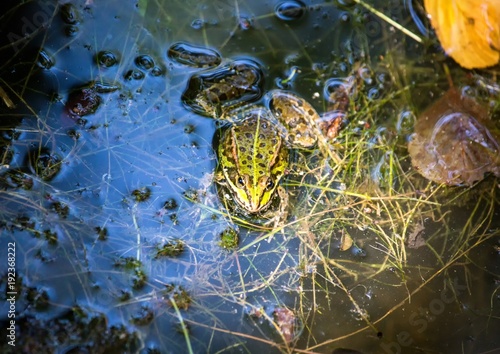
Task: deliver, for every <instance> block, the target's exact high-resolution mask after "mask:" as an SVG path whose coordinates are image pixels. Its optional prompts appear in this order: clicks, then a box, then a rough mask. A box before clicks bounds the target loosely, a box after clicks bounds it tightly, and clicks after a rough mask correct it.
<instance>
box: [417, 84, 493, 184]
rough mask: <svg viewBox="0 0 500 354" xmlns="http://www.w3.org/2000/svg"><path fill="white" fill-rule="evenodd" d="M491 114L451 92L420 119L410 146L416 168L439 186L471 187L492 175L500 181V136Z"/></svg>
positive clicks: (474, 102)
mask: <svg viewBox="0 0 500 354" xmlns="http://www.w3.org/2000/svg"><path fill="white" fill-rule="evenodd" d="M487 115H488V113H487V111H486V109H485V108H483V107H482V106H481V105H479V104H478V103H477V102H476V101H474V100H472V99H470V98H465V97H461V96H460V94H459V93H458V92H457V91H456V90H454V89H450V90H449V91H448V92H447V93H446V94H445V95H444V96H443V97H441V98H440V99H439V100H438V101H437V102H436V103H434V104H433V105H432V106H431V107H429V108H428V109H427V110H426V111H425V112H424V113H422V115H421V116H420V117H419V118H418V121H417V124H416V125H415V133H414V134H413V135H412V140H411V141H410V143H409V144H408V151H409V153H410V157H411V159H412V164H413V166H415V168H416V169H417V171H418V172H420V173H421V174H422V175H423V176H424V177H426V178H427V179H430V180H431V181H434V182H437V183H446V184H449V185H460V184H465V185H471V184H472V183H474V182H475V181H479V180H481V179H483V177H484V174H485V173H487V172H491V173H493V174H495V175H496V176H499V177H500V146H499V141H500V139H499V135H498V134H497V133H495V132H494V131H493V130H490V129H489V128H488V127H487V126H486V124H487Z"/></svg>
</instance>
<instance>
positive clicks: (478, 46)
mask: <svg viewBox="0 0 500 354" xmlns="http://www.w3.org/2000/svg"><path fill="white" fill-rule="evenodd" d="M424 5H425V10H426V11H427V13H428V14H429V18H430V20H431V24H432V27H434V29H435V30H436V34H437V36H438V38H439V41H440V42H441V45H442V46H443V48H444V50H445V51H446V53H447V54H448V55H450V56H451V57H452V58H453V59H455V61H456V62H457V63H459V64H460V65H461V66H463V67H464V68H467V69H472V68H485V67H488V66H492V65H495V64H497V63H498V61H499V59H500V2H499V0H449V1H443V0H440V1H438V0H424Z"/></svg>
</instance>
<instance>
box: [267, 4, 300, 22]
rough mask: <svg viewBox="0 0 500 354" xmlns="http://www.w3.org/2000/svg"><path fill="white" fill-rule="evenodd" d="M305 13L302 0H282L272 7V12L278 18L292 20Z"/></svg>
mask: <svg viewBox="0 0 500 354" xmlns="http://www.w3.org/2000/svg"><path fill="white" fill-rule="evenodd" d="M305 13H306V5H305V4H304V3H303V2H302V1H297V0H296V1H283V2H281V3H279V4H278V5H277V6H276V8H275V9H274V14H275V15H276V17H278V18H279V19H280V20H283V21H294V20H298V19H300V18H302V17H303V16H304V14H305Z"/></svg>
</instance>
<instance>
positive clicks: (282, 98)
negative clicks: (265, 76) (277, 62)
mask: <svg viewBox="0 0 500 354" xmlns="http://www.w3.org/2000/svg"><path fill="white" fill-rule="evenodd" d="M265 101H266V102H267V107H265V106H261V105H255V104H254V105H247V106H243V107H240V108H238V109H232V110H228V111H226V112H222V114H221V115H220V116H219V117H218V118H219V119H221V120H226V121H228V122H229V124H228V125H227V127H226V129H225V130H223V132H222V133H221V136H220V139H219V144H218V147H217V158H218V166H217V171H216V174H215V181H216V182H217V183H219V184H220V185H221V186H223V187H225V188H226V190H227V191H228V193H229V196H230V197H231V198H232V199H233V200H234V201H235V202H236V205H237V206H239V207H240V209H242V210H243V211H244V212H246V213H249V214H259V215H261V216H264V217H265V218H274V217H278V218H279V219H284V218H285V217H286V209H287V203H288V195H287V193H286V192H285V190H284V188H283V187H281V186H280V181H281V180H282V178H283V176H284V175H285V174H286V172H287V168H288V164H289V155H290V154H289V151H290V149H291V148H311V147H313V146H314V145H315V144H316V135H315V131H314V130H313V129H311V126H312V125H313V124H315V123H316V121H317V120H319V115H318V114H317V112H316V111H315V110H314V108H313V107H312V106H311V105H310V104H309V103H308V102H306V101H305V100H304V99H302V98H300V97H298V96H296V95H294V94H292V93H289V92H286V91H279V90H275V91H271V92H270V93H269V94H268V95H267V97H266V100H265ZM275 200H279V207H278V208H277V210H278V211H276V210H275V209H271V208H269V206H270V205H271V204H273V201H275Z"/></svg>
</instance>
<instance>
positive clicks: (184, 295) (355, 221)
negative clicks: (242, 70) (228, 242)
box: [0, 0, 500, 353]
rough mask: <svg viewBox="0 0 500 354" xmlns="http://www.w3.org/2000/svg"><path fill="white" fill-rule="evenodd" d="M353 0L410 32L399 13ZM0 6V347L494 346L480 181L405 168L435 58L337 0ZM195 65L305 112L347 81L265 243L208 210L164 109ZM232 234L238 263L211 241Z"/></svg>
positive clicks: (199, 135) (197, 146) (495, 226)
mask: <svg viewBox="0 0 500 354" xmlns="http://www.w3.org/2000/svg"><path fill="white" fill-rule="evenodd" d="M369 3H370V4H371V5H373V6H375V7H376V8H377V9H378V10H379V11H382V12H383V13H385V14H387V15H389V16H391V17H392V18H394V19H395V20H397V21H399V22H400V23H401V24H403V25H404V26H406V27H408V28H409V29H410V30H412V31H414V32H416V33H418V29H417V27H416V26H415V25H414V24H413V23H412V22H411V19H410V14H409V12H408V10H407V9H406V8H405V6H404V2H403V1H391V2H369ZM2 6H3V7H4V8H5V11H3V12H2V13H4V14H3V15H2V24H1V29H2V32H1V33H2V36H1V38H0V40H1V41H2V42H1V46H0V51H1V53H2V57H4V58H5V59H3V62H2V64H1V65H0V79H1V80H0V88H2V89H3V90H4V91H5V92H6V94H5V95H2V96H3V97H8V98H9V99H10V100H11V101H12V104H9V102H8V101H7V100H6V99H5V98H4V99H2V101H3V102H2V103H1V105H0V106H1V111H0V114H1V124H2V136H1V138H0V142H1V144H0V146H1V150H0V151H1V152H2V155H0V156H1V157H2V166H1V170H0V173H1V181H0V182H1V187H2V188H1V191H0V200H1V209H0V227H1V232H2V234H1V237H0V250H1V252H3V254H1V255H0V271H1V274H2V279H1V281H0V285H1V287H0V289H2V293H3V294H5V297H4V299H5V300H6V301H2V303H1V305H0V313H1V317H0V319H1V328H2V329H1V333H2V336H1V337H0V338H1V339H0V343H2V352H22V351H24V352H35V351H38V352H43V351H44V350H45V351H48V350H49V349H47V348H52V349H53V351H54V352H61V353H69V352H77V351H78V350H80V351H82V352H85V351H87V352H106V350H107V352H112V350H116V349H117V348H121V351H124V352H141V353H146V352H149V353H155V352H159V353H186V352H189V351H192V352H210V353H216V352H248V353H255V352H259V351H262V352H266V353H269V352H318V353H331V352H332V351H333V350H334V349H335V348H351V349H353V350H358V351H360V352H362V353H429V352H436V353H452V352H464V353H481V352H495V351H498V350H500V349H499V348H500V343H499V340H498V338H497V337H498V336H497V333H498V328H499V325H500V324H499V320H498V318H499V316H500V313H499V306H500V304H499V301H500V298H499V296H498V281H499V274H500V269H499V268H498V267H499V257H500V252H499V247H500V225H499V223H500V216H499V213H500V207H499V197H500V196H499V188H498V181H495V180H494V179H493V178H491V177H490V178H487V179H486V180H484V181H483V182H481V183H479V184H477V185H475V186H473V187H472V188H471V189H468V188H467V189H466V188H465V187H445V186H437V185H430V184H428V182H427V181H425V180H424V179H423V178H422V177H420V176H419V175H418V174H417V173H415V172H414V171H412V169H411V166H410V162H409V160H408V152H407V150H406V139H407V138H408V135H409V134H410V133H411V132H412V126H413V123H414V120H415V119H414V118H415V116H416V115H418V113H419V112H421V111H422V110H423V108H424V107H425V106H427V105H428V104H429V103H430V102H432V101H433V98H434V96H435V95H439V94H440V93H441V92H444V91H445V87H446V85H447V84H448V82H447V80H446V78H445V74H444V72H443V70H442V69H441V66H440V65H441V64H442V60H443V58H442V57H441V56H440V55H441V54H439V52H437V51H436V50H435V49H434V48H426V47H424V45H421V44H417V43H416V42H415V41H413V40H412V39H411V38H409V37H407V36H405V35H404V34H403V33H401V32H400V31H398V30H396V29H395V28H394V27H393V26H391V25H389V24H387V23H386V22H384V21H382V20H381V19H379V18H377V17H376V16H375V15H374V14H372V13H371V12H369V11H368V10H367V9H366V8H364V7H362V6H361V5H355V3H354V2H350V1H325V2H321V1H254V2H252V1H225V0H218V1H204V2H200V1H191V0H188V1H182V2H180V1H179V2H178V1H174V0H165V1H160V0H156V1H152V0H149V1H140V2H139V3H138V4H134V3H129V2H123V1H114V0H113V1H106V2H103V3H100V2H98V1H87V2H85V1H75V2H72V5H69V4H63V3H62V2H61V3H57V2H55V1H53V2H52V1H31V2H26V3H24V4H21V5H19V4H14V3H13V2H12V3H6V4H5V5H2ZM28 34H29V36H27V35H28ZM172 48H174V49H175V50H176V53H182V51H183V50H185V49H186V48H188V50H191V51H197V50H199V53H198V54H197V56H196V58H195V59H194V60H195V61H194V63H193V62H189V60H185V59H182V60H180V59H178V58H177V57H176V56H175V55H173V54H171V52H172V51H170V54H169V49H170V50H172ZM193 48H194V49H193ZM213 53H217V54H218V56H217V55H216V56H215V57H220V58H221V59H220V60H221V61H222V65H224V64H225V63H227V62H229V61H230V60H242V61H252V62H255V63H257V65H258V66H259V67H260V68H261V70H262V74H263V77H264V81H263V83H262V88H263V91H264V92H267V91H269V90H271V89H276V88H283V89H287V90H292V91H294V92H295V93H297V94H299V95H301V96H302V97H304V98H306V99H307V100H308V101H309V102H310V103H311V104H312V105H313V106H314V107H315V108H316V109H317V110H318V111H319V112H320V113H323V112H325V111H327V110H328V109H332V108H331V106H332V105H333V104H334V103H332V102H329V98H330V94H331V93H332V92H331V90H332V88H333V87H334V86H335V87H338V86H340V85H342V84H345V85H346V86H348V80H347V79H346V78H347V77H349V76H350V75H351V74H352V73H353V72H355V73H356V75H357V81H356V85H358V86H359V87H358V86H356V89H355V90H354V91H355V92H354V94H353V95H352V97H351V101H350V102H347V104H346V105H345V106H346V107H349V110H350V111H349V114H353V116H352V118H350V123H349V124H347V126H346V127H345V128H344V129H343V132H344V133H341V136H339V138H338V139H337V140H335V141H333V142H329V144H330V145H328V146H329V147H330V148H331V149H332V151H336V153H337V154H339V156H341V157H342V158H339V160H338V161H336V160H335V159H334V157H335V156H334V155H332V156H330V157H329V158H325V156H324V155H325V152H324V151H320V150H321V149H318V151H313V152H301V151H293V152H292V155H293V158H294V163H293V164H292V165H291V166H290V173H289V175H288V176H287V180H286V183H285V184H286V187H287V190H288V191H289V192H290V196H291V200H292V202H293V203H292V205H293V206H294V209H293V210H292V212H291V214H292V215H291V217H290V219H289V220H288V222H289V223H288V224H287V225H286V226H285V227H284V228H282V229H279V230H276V231H275V232H271V233H270V231H269V230H266V229H265V228H262V227H259V226H258V225H257V226H252V227H248V225H247V226H245V220H241V221H239V220H232V219H231V218H230V216H229V215H227V213H226V212H225V208H224V206H223V203H221V201H220V200H219V196H218V194H217V192H216V190H215V188H214V186H213V185H212V177H213V176H212V174H213V171H214V169H215V165H216V158H215V153H214V151H213V139H214V133H215V131H216V129H217V127H218V125H217V124H216V123H215V121H214V120H213V119H210V118H207V117H203V116H201V115H198V114H196V112H192V111H190V110H189V109H187V107H186V106H185V105H183V103H182V99H181V96H182V94H183V92H184V91H185V89H186V87H187V85H188V82H189V80H190V79H191V78H192V77H193V76H196V75H199V74H200V73H202V72H203V70H206V68H208V67H210V66H216V65H219V60H213V58H214V56H213V55H212V54H213ZM436 53H437V54H436ZM359 63H365V64H367V65H366V66H357V65H358V64H359ZM446 63H447V64H448V65H450V67H451V69H452V72H453V73H455V74H456V75H457V76H456V79H455V80H456V81H457V82H455V84H456V85H458V86H463V85H466V84H467V85H472V84H471V83H470V79H469V81H467V78H468V76H467V75H466V74H465V73H463V72H462V71H461V70H460V69H459V68H457V67H456V66H454V65H453V63H452V62H451V61H447V62H446ZM487 74H489V73H485V74H484V75H485V77H486V76H487ZM488 77H489V76H488ZM484 80H486V79H484ZM479 81H480V80H479V79H478V80H476V81H475V82H476V85H477V86H478V87H480V85H479V84H477V82H479ZM493 83H494V82H493ZM478 91H480V90H479V89H478ZM493 91H494V90H493ZM478 96H479V95H478ZM488 97H489V98H488V99H489V100H490V102H489V103H490V105H491V106H492V107H498V100H499V99H498V97H499V95H498V92H497V93H496V96H495V94H491V96H488ZM483 98H484V97H483ZM254 99H255V100H258V99H259V97H255V98H254ZM495 102H496V106H495ZM337 108H338V107H337ZM344 109H347V108H345V107H344ZM356 112H358V113H357V115H356ZM493 112H494V113H493V114H492V117H493V118H494V119H497V118H498V112H497V111H495V110H494V109H493ZM341 113H342V112H341ZM337 114H339V113H337ZM342 114H343V113H342ZM342 134H344V135H342ZM356 153H359V158H350V156H355V154H356ZM346 156H347V158H346ZM356 156H357V155H356ZM230 227H232V228H235V229H236V230H238V232H239V237H240V243H239V247H238V248H237V249H236V250H226V249H224V248H223V247H221V246H220V235H221V233H222V232H223V231H225V230H227V229H228V228H230ZM351 243H352V244H351ZM177 244H178V245H180V244H182V246H183V247H181V249H180V250H179V249H177V251H175V252H174V253H173V254H167V251H166V249H168V247H169V245H170V246H171V245H177ZM9 249H15V252H12V250H11V251H9ZM9 252H10V253H12V254H13V253H15V256H12V255H10V254H9ZM9 257H10V258H15V259H14V263H15V264H14V263H12V262H11V260H10V258H9ZM11 263H12V264H11ZM9 268H15V282H12V281H11V280H13V279H9V273H10V272H11V270H10V269H9ZM11 278H12V277H11ZM11 285H12V286H13V288H11ZM10 293H13V294H10ZM12 296H14V298H15V301H11V302H9V301H7V300H9V299H12ZM12 303H14V304H15V305H14V307H15V309H14V311H13V312H9V311H10V310H11V309H12ZM287 309H288V310H290V312H288V311H287ZM11 313H13V314H15V317H13V316H12V317H11V316H10V314H11ZM292 314H293V315H292ZM100 316H102V317H100ZM280 316H281V317H280ZM283 317H285V318H286V319H287V320H288V326H289V328H291V338H287V337H286V336H285V335H283V328H284V327H283V326H282V327H281V331H280V324H279V322H278V318H283ZM68 318H69V319H70V320H69V321H70V322H71V323H74V327H71V329H70V330H69V331H70V332H71V333H70V334H71V336H67V335H66V336H65V335H62V334H61V333H63V332H62V331H61V330H60V327H64V325H63V324H64V323H66V322H64V321H65V320H66V319H68ZM35 319H36V321H35ZM11 320H15V321H16V322H15V325H14V327H15V330H14V332H15V336H14V338H15V343H16V347H12V345H9V343H8V342H12V338H10V337H7V335H9V334H10V333H11V332H10V330H8V327H9V326H10V322H9V321H11ZM35 322H36V324H34V323H35ZM30 323H31V324H30ZM28 328H29V330H28ZM47 328H49V329H50V330H48V331H46V332H44V330H46V329H47ZM66 328H67V327H66ZM85 328H91V329H94V330H95V332H98V333H94V332H92V331H91V330H90V333H89V332H85ZM106 329H107V331H106ZM113 331H115V332H113ZM113 333H114V335H113ZM117 333H120V334H124V333H128V336H124V335H123V336H121V337H120V336H119V335H118V334H117ZM96 336H97V337H96ZM55 337H59V342H60V343H61V344H60V345H59V346H58V345H56V344H54V338H55ZM96 338H98V339H96ZM117 338H121V341H119V340H118V339H117ZM287 339H291V340H290V341H288V342H287ZM92 343H94V344H92ZM96 343H100V344H99V345H97V344H96ZM115 344H116V346H114V345H115ZM92 345H94V347H93V349H91V348H92ZM37 346H38V347H37ZM54 346H56V347H57V350H56V348H54ZM20 348H23V349H20ZM36 348H37V349H36ZM35 349H36V350H35ZM78 352H79V351H78Z"/></svg>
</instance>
